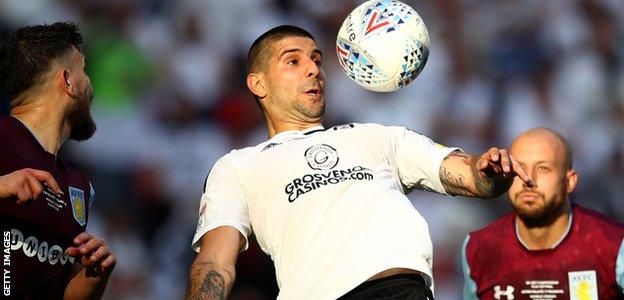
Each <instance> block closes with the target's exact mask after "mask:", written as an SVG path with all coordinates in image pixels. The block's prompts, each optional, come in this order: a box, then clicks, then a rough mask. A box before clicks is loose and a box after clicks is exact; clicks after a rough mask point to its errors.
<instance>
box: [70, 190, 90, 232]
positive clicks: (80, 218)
mask: <svg viewBox="0 0 624 300" xmlns="http://www.w3.org/2000/svg"><path fill="white" fill-rule="evenodd" d="M69 200H71V205H72V213H73V215H74V219H76V222H78V224H80V226H84V225H85V224H87V214H86V211H85V200H84V191H83V190H81V189H79V188H75V187H72V186H70V187H69Z"/></svg>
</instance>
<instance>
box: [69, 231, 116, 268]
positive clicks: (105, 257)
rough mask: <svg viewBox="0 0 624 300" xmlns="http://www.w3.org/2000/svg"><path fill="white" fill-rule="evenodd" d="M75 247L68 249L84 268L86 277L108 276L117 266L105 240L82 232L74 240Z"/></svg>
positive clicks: (70, 254)
mask: <svg viewBox="0 0 624 300" xmlns="http://www.w3.org/2000/svg"><path fill="white" fill-rule="evenodd" d="M74 244H76V247H68V248H67V250H66V253H67V255H69V256H72V257H74V258H76V259H78V261H79V262H80V264H81V265H82V266H83V267H85V268H86V271H87V273H86V274H87V276H101V277H102V276H108V275H110V273H111V272H112V271H113V269H114V268H115V264H117V257H115V255H114V254H113V252H111V250H110V248H109V247H108V244H107V243H106V241H105V240H103V239H101V238H98V237H96V236H94V235H92V234H88V233H86V232H83V233H81V234H79V235H78V236H77V237H76V238H74Z"/></svg>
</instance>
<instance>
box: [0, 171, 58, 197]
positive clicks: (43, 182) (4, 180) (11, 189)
mask: <svg viewBox="0 0 624 300" xmlns="http://www.w3.org/2000/svg"><path fill="white" fill-rule="evenodd" d="M46 188H50V189H51V190H52V192H54V193H57V194H63V192H62V191H61V189H60V188H59V185H58V183H56V180H54V177H52V175H50V173H48V172H46V171H41V170H35V169H30V168H26V169H21V170H18V171H15V172H13V173H9V174H7V175H3V176H0V198H17V204H23V203H25V202H27V201H31V200H35V199H37V197H39V195H40V194H41V193H42V192H44V189H46ZM48 192H50V191H48ZM56 196H57V197H59V196H58V195H56Z"/></svg>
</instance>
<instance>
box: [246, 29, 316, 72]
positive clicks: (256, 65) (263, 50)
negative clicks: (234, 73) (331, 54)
mask: <svg viewBox="0 0 624 300" xmlns="http://www.w3.org/2000/svg"><path fill="white" fill-rule="evenodd" d="M290 36H299V37H307V38H310V39H311V40H313V41H314V37H313V36H312V34H310V33H309V32H308V31H306V30H305V29H303V28H300V27H297V26H292V25H282V26H278V27H275V28H273V29H271V30H269V31H267V32H265V33H264V34H262V35H261V36H260V37H258V38H257V39H256V40H255V41H254V42H253V44H251V47H250V48H249V53H248V55H247V74H250V73H257V72H261V71H263V70H266V65H267V62H268V61H269V59H270V58H271V55H272V54H273V53H272V49H271V46H272V44H273V42H275V41H278V40H281V39H282V38H284V37H290Z"/></svg>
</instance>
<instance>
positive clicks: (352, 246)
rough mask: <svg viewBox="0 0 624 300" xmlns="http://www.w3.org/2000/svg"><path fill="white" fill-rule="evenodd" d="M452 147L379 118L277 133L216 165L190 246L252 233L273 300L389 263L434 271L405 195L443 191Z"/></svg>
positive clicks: (354, 279) (338, 284) (424, 229)
mask: <svg viewBox="0 0 624 300" xmlns="http://www.w3.org/2000/svg"><path fill="white" fill-rule="evenodd" d="M454 150H456V148H447V147H444V146H441V145H439V144H436V143H434V142H432V141H431V140H430V139H428V138H427V137H425V136H423V135H420V134H418V133H416V132H413V131H410V130H408V129H406V128H405V127H392V126H382V125H377V124H348V125H341V126H336V127H332V128H329V129H326V130H325V129H323V127H316V128H310V129H308V130H305V131H285V132H281V133H279V134H277V135H275V136H274V137H273V138H271V139H270V140H268V141H266V142H264V143H261V144H259V145H257V146H255V147H250V148H245V149H241V150H234V151H232V152H230V153H229V154H227V155H225V156H224V157H222V158H221V159H220V160H219V161H218V162H217V163H216V164H215V165H214V167H213V168H212V171H211V172H210V175H209V176H208V179H207V182H206V187H205V190H204V194H203V195H202V198H201V204H200V215H199V223H198V226H197V231H196V232H195V237H194V238H193V243H192V247H193V249H194V250H195V251H198V252H199V247H200V242H199V241H200V238H201V237H202V236H203V235H204V234H205V233H206V232H208V231H209V230H211V229H214V228H216V227H219V226H226V225H227V226H232V227H235V228H236V229H238V230H239V231H240V232H241V233H242V234H243V236H245V237H248V236H249V234H250V233H251V232H252V231H253V232H254V233H255V235H256V238H257V240H258V243H259V244H260V247H261V248H262V250H263V251H264V252H266V253H267V254H269V255H270V256H271V259H272V260H273V261H274V263H275V270H276V273H277V283H278V285H279V287H280V293H279V296H278V298H279V299H336V298H338V297H340V296H342V295H344V294H346V293H347V292H348V291H350V290H351V289H353V288H355V287H356V286H358V285H359V284H361V283H363V282H364V281H366V280H367V279H368V278H370V277H372V276H373V275H375V274H377V273H379V272H381V271H384V270H387V269H391V268H408V269H414V270H418V271H420V272H423V273H425V274H427V275H429V276H431V274H432V270H431V269H432V245H431V239H430V237H429V228H428V226H427V222H426V221H425V220H424V218H423V217H422V216H421V215H420V214H419V213H418V211H416V209H415V208H414V207H413V206H412V204H411V203H410V201H409V199H408V198H407V196H405V194H406V193H407V192H409V191H410V190H412V189H414V188H417V189H424V190H430V191H435V192H438V193H442V194H445V191H444V188H443V187H442V183H441V182H440V178H439V170H440V164H441V162H442V160H443V159H444V158H445V157H446V156H447V155H448V154H449V153H450V152H452V151H454ZM246 248H247V245H245V249H246Z"/></svg>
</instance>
